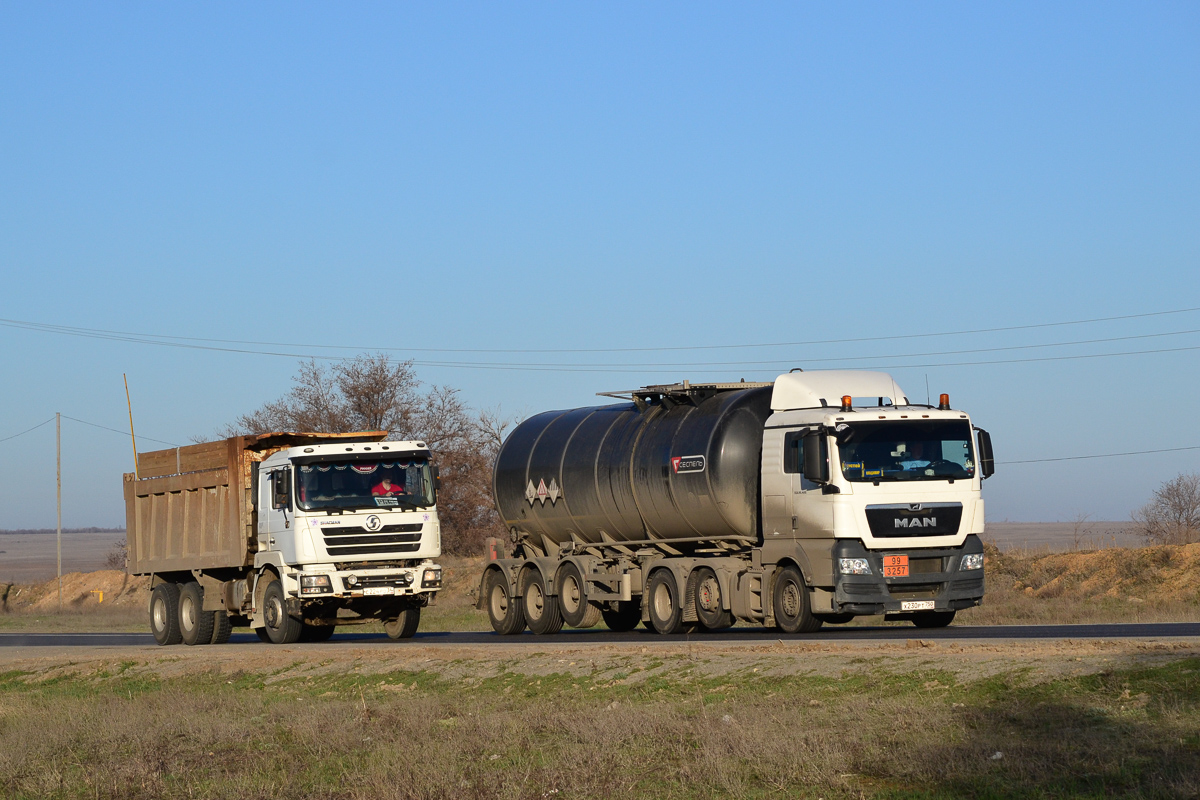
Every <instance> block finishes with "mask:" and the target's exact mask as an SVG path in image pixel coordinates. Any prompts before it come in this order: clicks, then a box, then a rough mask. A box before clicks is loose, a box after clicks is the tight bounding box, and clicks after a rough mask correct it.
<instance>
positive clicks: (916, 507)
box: [908, 503, 921, 511]
mask: <svg viewBox="0 0 1200 800" xmlns="http://www.w3.org/2000/svg"><path fill="white" fill-rule="evenodd" d="M908 510H909V511H920V510H921V504H920V503H909V504H908Z"/></svg>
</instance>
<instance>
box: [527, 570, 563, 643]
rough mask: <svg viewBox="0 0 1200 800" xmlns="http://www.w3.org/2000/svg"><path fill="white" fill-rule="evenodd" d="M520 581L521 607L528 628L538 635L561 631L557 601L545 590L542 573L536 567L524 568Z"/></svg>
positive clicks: (561, 620)
mask: <svg viewBox="0 0 1200 800" xmlns="http://www.w3.org/2000/svg"><path fill="white" fill-rule="evenodd" d="M522 581H523V584H524V585H523V586H522V587H521V607H522V609H523V610H524V611H525V622H526V624H527V625H529V630H530V631H532V632H533V633H536V634H538V635H542V634H549V633H558V632H559V631H561V630H562V626H563V618H562V614H560V613H559V611H558V601H557V600H555V599H554V598H553V597H551V596H550V595H549V594H548V593H547V592H546V580H545V578H543V577H542V573H541V572H540V571H538V570H536V569H529V570H526V571H525V576H524V578H522Z"/></svg>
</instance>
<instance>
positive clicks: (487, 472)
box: [219, 353, 512, 554]
mask: <svg viewBox="0 0 1200 800" xmlns="http://www.w3.org/2000/svg"><path fill="white" fill-rule="evenodd" d="M293 381H294V385H293V387H292V390H291V391H290V392H289V393H287V394H286V395H284V396H283V397H281V398H280V399H278V400H275V401H273V402H269V403H266V404H264V405H263V406H262V407H261V408H259V409H257V410H255V411H253V412H251V413H249V414H244V415H242V416H240V417H238V418H237V419H236V420H235V421H234V422H233V423H232V424H231V425H226V426H225V427H224V428H223V429H221V430H220V431H219V435H220V436H221V437H228V436H236V435H238V434H243V433H269V432H271V431H314V432H321V433H342V432H348V431H361V430H386V431H388V432H389V436H388V438H389V439H393V440H418V441H422V442H425V443H426V444H427V445H428V447H429V449H430V450H431V451H432V452H433V454H434V459H435V463H437V465H438V467H439V469H440V470H441V474H442V491H441V492H440V493H439V495H438V516H439V518H440V520H441V523H442V546H443V549H444V550H445V551H446V552H448V553H454V554H468V553H475V552H480V551H481V550H482V548H483V540H484V539H486V538H487V537H488V536H496V535H499V534H502V533H503V526H502V525H501V524H500V519H499V517H498V515H497V514H496V509H495V503H494V502H493V500H492V486H491V482H492V465H493V464H494V463H495V456H496V453H497V452H499V445H500V442H501V441H503V435H504V432H505V430H506V429H507V428H508V426H509V425H511V423H512V420H508V419H506V418H504V417H503V416H502V415H501V414H500V412H499V411H498V410H497V411H486V412H484V413H482V414H479V415H475V414H474V412H473V411H472V410H471V408H470V407H469V406H467V404H466V403H465V402H464V401H463V400H462V398H461V397H460V396H459V394H458V390H457V389H454V388H451V387H449V386H431V387H429V389H428V391H425V392H422V391H421V382H420V381H419V380H418V379H417V376H416V372H415V371H414V370H413V365H412V362H411V361H393V360H391V358H389V357H388V356H387V355H386V354H383V353H376V354H374V355H361V356H358V357H357V358H354V359H351V360H349V361H345V362H341V363H338V364H334V365H333V366H331V367H327V366H325V365H321V364H318V363H317V362H316V361H306V362H301V363H300V369H299V371H298V372H297V373H296V375H295V377H294V378H293Z"/></svg>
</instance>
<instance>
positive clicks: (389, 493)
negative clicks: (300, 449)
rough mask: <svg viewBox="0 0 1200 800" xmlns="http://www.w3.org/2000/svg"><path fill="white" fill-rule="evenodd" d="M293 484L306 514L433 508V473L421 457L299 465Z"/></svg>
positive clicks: (318, 462)
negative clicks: (362, 509) (335, 511)
mask: <svg viewBox="0 0 1200 800" xmlns="http://www.w3.org/2000/svg"><path fill="white" fill-rule="evenodd" d="M296 484H297V485H296V497H297V499H298V502H299V505H300V508H303V509H305V510H306V511H313V510H323V509H342V510H347V509H354V508H423V507H425V506H431V505H433V479H432V474H431V470H430V468H429V462H428V461H427V460H425V459H423V458H414V459H406V460H403V461H316V462H313V463H310V464H303V465H301V466H300V468H299V469H298V470H297V471H296Z"/></svg>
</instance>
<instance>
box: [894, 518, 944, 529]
mask: <svg viewBox="0 0 1200 800" xmlns="http://www.w3.org/2000/svg"><path fill="white" fill-rule="evenodd" d="M895 527H897V528H936V527H937V517H913V518H912V519H904V518H903V517H901V518H899V519H897V520H896V525H895Z"/></svg>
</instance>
